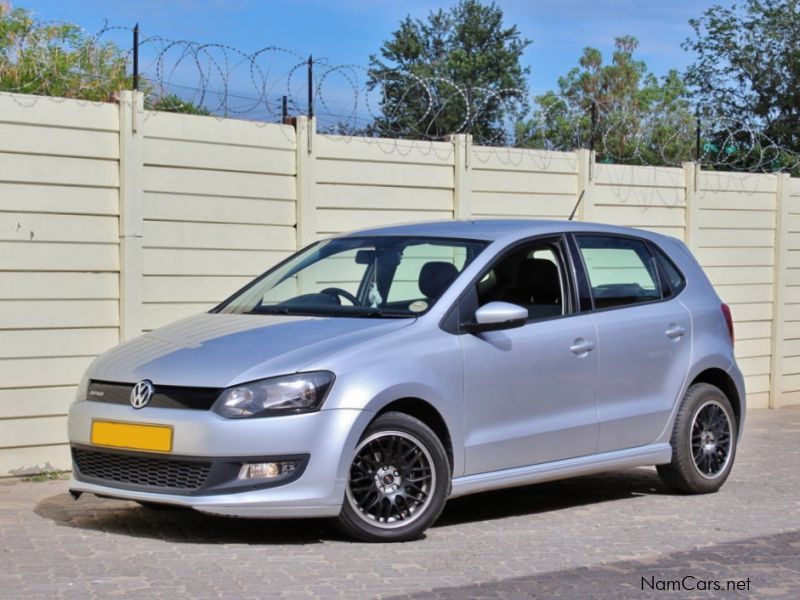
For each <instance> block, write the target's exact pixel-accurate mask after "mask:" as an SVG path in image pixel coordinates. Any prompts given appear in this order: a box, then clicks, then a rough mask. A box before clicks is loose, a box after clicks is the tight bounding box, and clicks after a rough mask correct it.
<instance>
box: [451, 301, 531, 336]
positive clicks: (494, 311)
mask: <svg viewBox="0 0 800 600" xmlns="http://www.w3.org/2000/svg"><path fill="white" fill-rule="evenodd" d="M527 320H528V309H527V308H523V307H522V306H517V305H516V304H510V303H508V302H489V303H488V304H484V305H483V306H481V307H480V308H479V309H478V310H476V311H475V320H474V321H472V322H470V323H462V324H461V328H462V329H463V330H464V331H467V332H468V333H480V332H481V331H496V330H498V329H513V328H514V327H522V326H523V325H525V322H526V321H527Z"/></svg>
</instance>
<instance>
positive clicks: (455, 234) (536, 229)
mask: <svg viewBox="0 0 800 600" xmlns="http://www.w3.org/2000/svg"><path fill="white" fill-rule="evenodd" d="M564 231H593V232H607V233H623V234H625V233H627V234H635V235H639V236H642V235H644V236H645V237H651V236H654V235H657V234H651V233H650V232H645V231H642V230H639V229H632V228H629V227H619V226H616V225H604V224H600V223H584V222H582V221H563V220H562V221H546V220H539V219H474V220H459V221H426V222H420V223H409V224H406V225H394V226H388V227H376V228H372V229H361V230H358V231H352V232H349V233H347V234H345V235H369V236H373V235H375V236H377V235H409V236H411V235H418V236H430V237H450V238H464V239H474V240H489V241H494V240H497V239H500V238H515V237H519V238H524V237H529V236H534V235H542V234H548V233H561V232H564Z"/></svg>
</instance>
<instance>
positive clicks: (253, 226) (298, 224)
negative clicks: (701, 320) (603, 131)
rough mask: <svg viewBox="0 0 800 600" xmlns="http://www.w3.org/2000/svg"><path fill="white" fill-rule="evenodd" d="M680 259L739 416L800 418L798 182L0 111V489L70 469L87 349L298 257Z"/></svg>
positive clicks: (211, 123) (127, 117) (91, 109)
mask: <svg viewBox="0 0 800 600" xmlns="http://www.w3.org/2000/svg"><path fill="white" fill-rule="evenodd" d="M581 194H583V201H582V203H581V205H580V206H579V209H578V212H577V216H576V218H578V219H583V220H589V221H601V222H608V223H615V224H620V225H629V226H635V227H642V228H645V229H652V230H656V231H660V232H662V233H666V234H669V235H674V236H676V237H679V238H681V239H684V240H686V241H687V243H688V244H689V246H690V247H691V248H692V249H693V251H694V252H695V253H696V254H697V256H698V258H699V259H700V261H701V263H702V264H703V265H704V267H705V268H706V270H707V272H708V274H709V276H710V277H711V279H712V281H713V282H714V284H715V285H716V287H717V289H718V291H719V293H720V295H721V296H722V298H723V299H724V300H725V301H726V302H728V303H730V304H731V307H732V311H733V315H734V319H735V321H736V334H737V343H736V351H737V354H738V356H739V360H740V363H741V366H742V369H743V370H744V372H745V374H746V376H747V387H748V394H749V402H750V406H751V407H754V408H757V407H767V406H782V405H786V404H800V181H799V180H795V179H790V178H789V177H788V176H785V175H756V174H741V173H713V172H705V171H700V170H699V169H698V168H697V166H696V165H694V164H687V165H684V167H683V168H664V167H631V166H623V165H606V164H594V162H593V160H592V157H591V156H590V153H589V152H588V151H579V152H572V153H562V152H544V151H536V150H520V149H513V148H488V147H480V146H474V145H472V143H471V140H470V138H469V136H466V135H460V136H454V138H453V139H452V140H451V141H450V142H417V141H402V140H382V139H363V138H352V137H341V136H328V135H321V134H315V133H314V132H313V124H312V126H311V127H309V122H308V121H307V120H306V119H303V118H301V119H299V123H298V127H297V129H296V130H295V128H294V127H289V126H284V125H276V124H264V123H253V122H246V121H238V120H226V119H219V118H215V117H202V116H190V115H174V114H167V113H154V112H148V111H144V110H143V109H142V102H141V97H135V96H134V95H133V94H131V93H124V94H123V96H122V98H121V101H120V103H119V105H111V104H92V103H84V102H77V101H73V100H63V99H50V98H35V97H30V96H21V95H12V94H0V476H3V475H10V474H19V473H23V472H26V471H29V470H32V469H49V468H67V467H68V464H69V462H68V453H67V448H66V445H65V443H66V427H65V416H64V415H65V413H66V410H67V406H68V405H69V403H70V401H71V399H72V396H73V394H74V391H75V386H76V384H77V383H78V381H79V379H80V377H81V374H82V372H83V370H84V369H85V367H86V366H87V365H88V363H89V362H90V361H91V359H92V358H93V357H94V356H96V355H97V354H99V353H100V352H102V351H103V350H105V349H107V348H109V347H111V346H113V345H115V344H117V343H118V342H119V341H120V340H125V339H129V338H131V337H134V336H136V335H138V334H139V333H141V332H142V331H149V330H151V329H153V328H156V327H159V326H161V325H163V324H166V323H168V322H170V321H173V320H175V319H178V318H181V317H183V316H186V315H190V314H193V313H197V312H200V311H203V310H207V309H208V308H209V307H211V306H213V305H214V304H215V303H216V302H218V301H219V300H221V299H223V298H224V297H226V296H227V295H229V294H230V293H231V292H233V291H234V290H236V289H237V288H238V287H240V286H241V285H243V284H244V283H246V282H247V281H248V280H249V279H250V278H252V277H253V276H255V275H257V274H259V273H261V272H263V271H264V270H266V269H267V268H268V267H270V266H271V265H273V264H274V263H275V262H277V261H278V260H280V259H282V258H283V257H285V256H287V255H288V254H289V253H291V252H293V251H294V250H295V249H296V248H298V247H302V246H305V245H307V244H308V243H310V242H312V241H314V240H316V239H319V238H321V237H326V236H328V235H331V234H335V233H339V232H342V231H347V230H351V229H357V228H363V227H368V226H374V225H382V224H391V223H401V222H409V221H420V220H430V219H450V218H488V217H511V218H513V217H523V218H566V217H567V216H568V215H569V214H570V212H571V211H572V209H573V207H574V206H575V202H576V200H577V198H578V197H579V196H580V195H581Z"/></svg>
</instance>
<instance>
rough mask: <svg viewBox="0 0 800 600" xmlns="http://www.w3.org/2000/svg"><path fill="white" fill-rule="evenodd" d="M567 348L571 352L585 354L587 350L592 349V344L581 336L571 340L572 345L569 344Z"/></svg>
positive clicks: (579, 354)
mask: <svg viewBox="0 0 800 600" xmlns="http://www.w3.org/2000/svg"><path fill="white" fill-rule="evenodd" d="M569 349H570V351H571V352H572V353H573V354H577V355H578V356H586V355H587V354H588V353H589V352H591V351H592V350H594V344H593V343H592V342H590V341H588V340H585V339H583V338H578V339H576V340H575V341H574V342H572V346H570V347H569Z"/></svg>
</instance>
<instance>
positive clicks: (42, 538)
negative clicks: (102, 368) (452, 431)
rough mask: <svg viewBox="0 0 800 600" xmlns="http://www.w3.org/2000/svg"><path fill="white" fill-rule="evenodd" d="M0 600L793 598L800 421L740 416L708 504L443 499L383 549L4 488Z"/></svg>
mask: <svg viewBox="0 0 800 600" xmlns="http://www.w3.org/2000/svg"><path fill="white" fill-rule="evenodd" d="M684 578H686V579H684ZM748 579H749V589H747V590H744V591H724V590H723V591H712V592H708V591H703V590H702V589H701V588H702V586H703V584H702V583H701V582H704V581H707V580H711V581H718V582H720V585H721V586H723V587H724V586H725V585H726V584H727V581H728V580H733V581H734V583H735V582H739V581H741V582H742V583H741V584H740V585H742V586H745V585H748V584H747V581H746V580H748ZM643 581H645V583H643ZM674 581H682V582H683V583H685V584H686V585H687V586H688V587H695V588H698V589H694V590H683V591H664V590H663V588H666V587H670V588H671V589H673V590H674V588H675V584H674V583H670V582H674ZM711 585H713V584H711ZM643 586H644V591H643V589H642V588H643ZM650 586H652V587H653V588H655V590H651V588H650ZM659 590H661V591H659ZM0 597H1V598H4V599H5V598H10V599H11V598H13V599H16V598H76V599H81V600H86V599H90V598H121V597H124V598H184V597H193V598H237V599H240V598H348V599H350V598H378V597H380V598H413V599H423V598H431V599H434V598H446V599H456V598H458V599H461V598H485V599H500V598H503V599H517V598H528V599H530V598H537V599H538V598H550V597H562V598H641V597H654V598H657V597H673V598H710V597H723V598H772V597H776V598H778V597H780V598H793V599H796V598H800V410H792V409H786V410H781V411H754V412H751V413H750V414H749V415H748V422H747V427H746V432H745V438H744V441H743V444H742V446H741V447H740V449H739V456H738V457H737V462H736V465H735V466H734V470H733V474H732V476H731V478H730V479H729V481H728V483H727V484H726V486H725V487H724V488H723V489H722V491H720V492H719V493H717V494H714V495H710V496H676V495H672V494H669V493H667V491H666V490H665V489H664V487H663V486H662V485H661V483H660V481H659V480H658V477H657V476H656V473H655V470H654V469H633V470H629V471H624V472H619V473H607V474H603V475H597V476H591V477H581V478H577V479H572V480H568V481H563V482H557V483H549V484H542V485H537V486H529V487H525V488H516V489H513V490H504V491H499V492H492V493H486V494H480V495H475V496H471V497H465V498H460V499H457V500H454V501H452V502H450V503H449V505H448V507H447V508H446V510H445V512H444V514H443V515H442V517H441V519H440V521H439V522H438V523H437V525H436V526H434V527H433V528H432V529H431V530H430V531H429V532H428V534H427V536H426V537H425V538H424V539H422V540H419V541H416V542H410V543H406V544H395V545H390V544H386V545H383V544H378V545H376V544H358V543H352V542H349V541H347V540H345V539H343V538H342V537H341V536H340V535H339V534H338V533H337V532H336V531H335V530H334V529H333V528H331V527H330V526H329V525H328V524H327V523H326V522H323V521H247V520H234V519H224V518H215V517H210V516H203V515H201V514H199V513H195V512H193V511H189V510H172V509H170V510H159V511H156V510H151V509H146V508H142V507H139V506H138V505H136V504H134V503H131V502H124V501H116V500H103V499H99V498H96V497H93V496H84V497H82V498H81V499H80V500H78V501H77V502H76V501H74V500H72V499H71V498H70V497H69V495H68V494H67V482H66V481H48V482H41V483H36V482H23V481H10V480H0Z"/></svg>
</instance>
